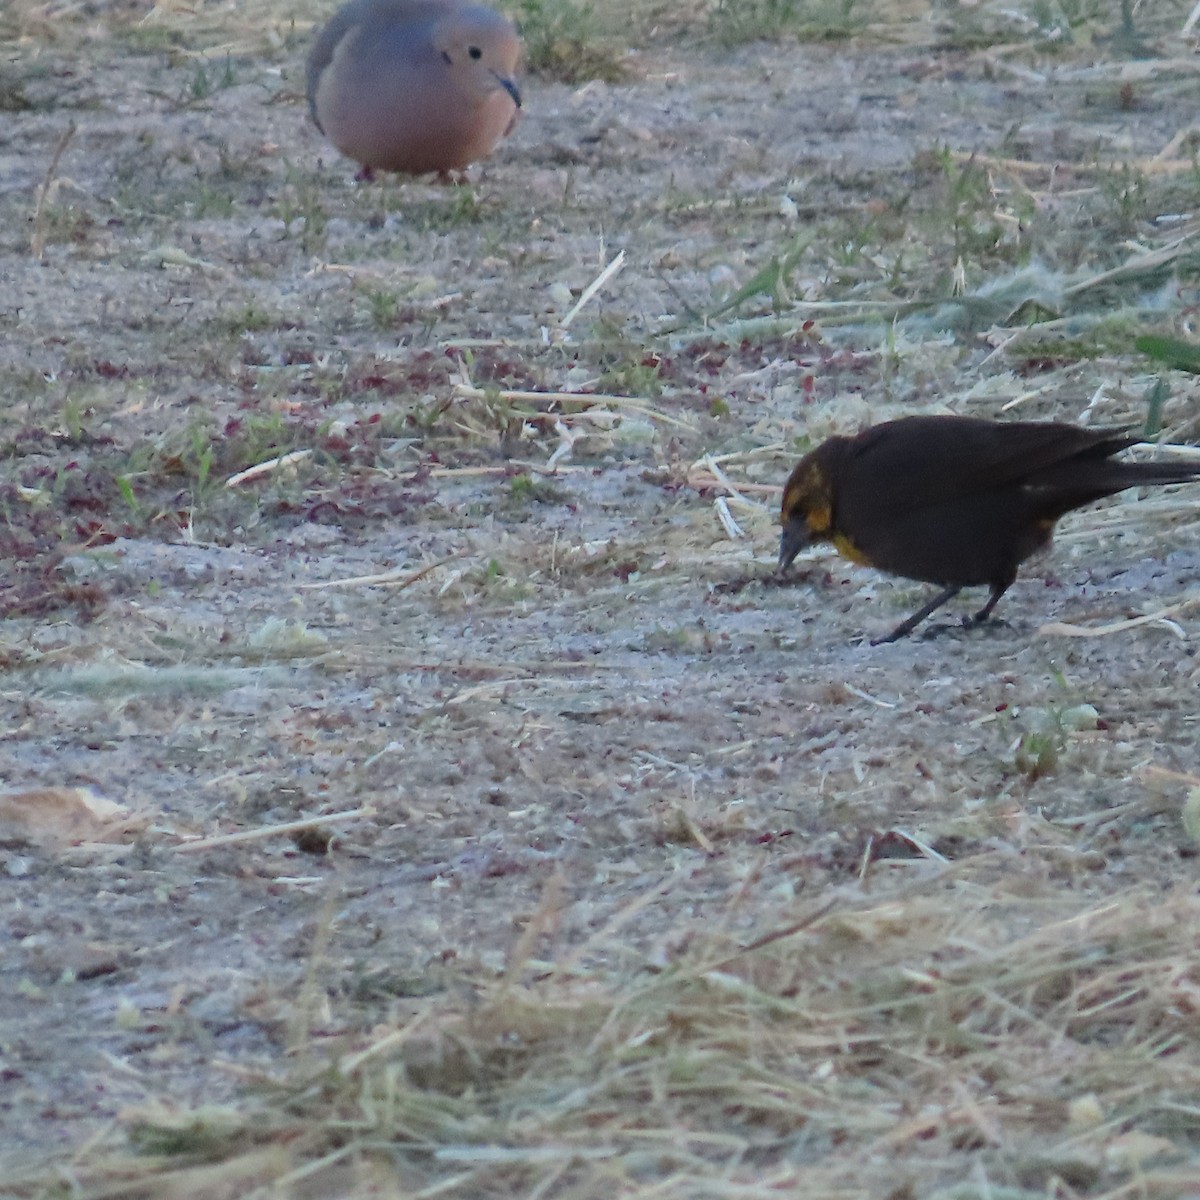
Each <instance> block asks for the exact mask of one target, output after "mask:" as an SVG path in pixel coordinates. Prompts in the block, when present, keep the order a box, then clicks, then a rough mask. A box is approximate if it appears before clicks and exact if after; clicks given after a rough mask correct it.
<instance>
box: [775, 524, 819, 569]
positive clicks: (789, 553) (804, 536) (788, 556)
mask: <svg viewBox="0 0 1200 1200" xmlns="http://www.w3.org/2000/svg"><path fill="white" fill-rule="evenodd" d="M811 545H812V535H811V534H810V533H809V531H808V526H807V525H806V524H805V523H804V522H803V521H789V522H788V523H787V524H786V525H785V526H784V527H783V533H782V534H780V535H779V571H780V573H781V574H782V573H783V572H784V571H786V570H787V569H788V567H790V566H791V565H792V559H793V558H795V557H796V555H797V554H799V553H800V551H801V550H807V549H808V547H809V546H811Z"/></svg>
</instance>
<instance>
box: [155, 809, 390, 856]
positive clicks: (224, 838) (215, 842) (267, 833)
mask: <svg viewBox="0 0 1200 1200" xmlns="http://www.w3.org/2000/svg"><path fill="white" fill-rule="evenodd" d="M374 815H375V810H374V809H373V808H371V807H370V806H369V805H363V806H362V807H361V808H348V809H346V810H345V811H344V812H336V813H326V814H324V815H322V816H319V817H302V818H301V819H300V820H298V821H284V822H282V823H280V824H278V825H260V826H258V828H256V829H242V830H239V831H238V832H237V833H222V834H218V835H216V836H215V837H207V838H201V839H200V840H199V841H197V842H182V843H181V844H180V845H178V846H176V847H175V850H176V853H178V854H197V853H199V852H200V851H201V850H214V849H216V848H218V847H220V846H237V845H243V844H245V843H247V842H262V841H265V840H266V839H267V838H274V837H287V836H288V835H290V834H293V833H301V832H303V831H304V830H306V829H317V828H320V827H321V826H323V825H339V824H341V823H343V822H345V821H358V820H362V819H363V818H364V817H371V816H374Z"/></svg>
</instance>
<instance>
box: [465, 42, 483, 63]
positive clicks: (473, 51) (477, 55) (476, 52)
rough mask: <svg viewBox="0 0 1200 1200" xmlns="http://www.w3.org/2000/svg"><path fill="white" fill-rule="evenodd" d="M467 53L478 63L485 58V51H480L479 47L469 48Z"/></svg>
mask: <svg viewBox="0 0 1200 1200" xmlns="http://www.w3.org/2000/svg"><path fill="white" fill-rule="evenodd" d="M467 53H468V54H469V55H470V56H471V57H472V58H473V59H475V60H476V62H478V61H479V59H481V58H482V57H483V51H482V50H480V48H479V47H478V46H468V47H467Z"/></svg>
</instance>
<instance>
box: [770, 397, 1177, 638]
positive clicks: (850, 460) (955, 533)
mask: <svg viewBox="0 0 1200 1200" xmlns="http://www.w3.org/2000/svg"><path fill="white" fill-rule="evenodd" d="M1138 440H1139V439H1138V438H1136V437H1130V436H1129V434H1128V432H1127V431H1126V430H1124V429H1080V428H1078V427H1077V426H1074V425H1063V424H1058V423H1054V422H1041V421H1012V422H1005V421H988V420H982V419H979V418H976V417H907V418H903V419H901V420H898V421H888V422H886V423H885V424H883V425H875V426H872V427H871V428H870V429H866V430H864V431H863V432H862V433H860V434H858V436H857V437H833V438H830V439H829V440H828V441H827V442H823V443H822V444H821V445H820V446H818V447H817V448H816V449H815V450H812V451H810V452H809V453H808V454H806V455H805V456H804V457H803V458H802V459H801V460H800V461H799V462H798V463H797V464H796V467H795V470H793V471H792V473H791V475H790V476H789V477H788V481H787V484H786V485H785V486H784V489H783V508H782V513H781V521H782V523H783V536H782V537H781V538H780V540H779V569H780V570H781V571H783V570H785V569H786V568H787V567H788V566H789V565H790V564H791V561H792V559H794V558H795V557H796V555H797V554H798V553H799V552H800V551H801V550H803V549H804V548H805V547H806V546H808V545H810V544H811V543H813V542H832V543H833V544H834V546H836V547H837V549H838V550H839V551H840V552H841V553H842V555H844V556H845V557H846V558H848V559H850V560H851V561H852V562H856V563H862V564H864V565H866V566H870V567H875V568H877V569H878V570H880V571H888V572H890V573H892V574H894V575H903V576H906V577H907V578H909V579H919V580H922V581H923V582H925V583H936V584H940V585H941V587H942V588H943V589H944V590H943V591H941V592H939V593H938V595H936V596H935V597H934V598H933V599H932V600H931V601H930V602H929V603H928V604H926V605H925V607H924V608H922V609H920V610H919V611H918V612H915V613H913V615H912V616H911V617H909V618H908V620H907V621H904V622H902V623H901V624H900V625H898V626H897V627H896V628H895V629H893V630H892V632H891V633H890V634H888V636H887V637H885V638H880V639H879V641H881V642H891V641H895V640H896V639H897V638H902V637H904V636H905V635H906V634H909V633H911V632H912V631H913V630H914V629H915V628H916V627H917V626H918V625H919V624H920V623H921V622H922V621H923V620H925V618H926V617H927V616H929V614H930V613H932V612H934V611H935V610H936V609H938V608H940V607H941V606H942V605H943V604H945V603H946V601H948V600H950V599H951V598H953V597H954V596H956V595H957V594H958V593H959V592H960V591H961V590H962V589H963V588H964V587H975V586H986V587H989V588H990V589H991V595H990V596H988V601H987V603H986V604H985V605H984V606H983V608H981V609H980V610H979V612H977V613H976V614H975V616H974V618H973V619H974V620H976V621H982V620H985V619H986V618H987V616H988V615H989V614H990V613H991V611H992V609H993V608H995V607H996V601H998V600H999V599H1000V597H1001V596H1003V595H1004V593H1005V592H1006V591H1008V589H1009V587H1011V586H1012V583H1013V580H1014V579H1016V577H1017V567H1018V566H1019V565H1020V564H1021V563H1022V562H1023V561H1024V560H1025V559H1027V558H1028V557H1029V556H1030V555H1031V554H1033V553H1034V552H1035V551H1037V550H1040V549H1041V548H1042V547H1043V546H1046V545H1048V544H1049V542H1050V538H1051V534H1052V533H1053V531H1054V524H1055V522H1056V521H1057V520H1058V519H1059V517H1061V516H1062V515H1063V514H1064V513H1067V512H1070V511H1071V510H1072V509H1074V508H1080V507H1081V506H1082V505H1084V504H1089V503H1091V502H1092V501H1093V500H1099V499H1100V498H1101V497H1103V496H1111V495H1113V494H1115V493H1116V492H1120V491H1123V490H1124V489H1125V488H1130V487H1137V486H1139V485H1140V484H1147V483H1184V482H1186V481H1188V480H1190V479H1195V478H1197V477H1200V465H1197V464H1195V463H1193V464H1190V465H1189V464H1184V463H1165V462H1162V463H1140V462H1121V461H1114V460H1113V458H1112V455H1114V454H1116V453H1117V452H1118V451H1120V450H1124V449H1125V448H1126V447H1127V446H1132V445H1134V444H1135V443H1136V442H1137V441H1138Z"/></svg>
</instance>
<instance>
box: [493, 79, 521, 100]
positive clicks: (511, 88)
mask: <svg viewBox="0 0 1200 1200" xmlns="http://www.w3.org/2000/svg"><path fill="white" fill-rule="evenodd" d="M492 74H493V75H496V72H495V71H493V72H492ZM496 82H497V83H498V84H499V85H500V86H501V87H502V88H503V89H504V90H505V91H506V92H507V93H508V94H509V95H510V96H511V97H512V102H513V103H514V104H515V105H516V106H517V107H518V108H520V107H521V91H520V89H519V88H518V87H517V85H516V84H515V83H514V82H513V81H512V80H511V79H509V78H508V77H507V76H505V75H496Z"/></svg>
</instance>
